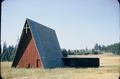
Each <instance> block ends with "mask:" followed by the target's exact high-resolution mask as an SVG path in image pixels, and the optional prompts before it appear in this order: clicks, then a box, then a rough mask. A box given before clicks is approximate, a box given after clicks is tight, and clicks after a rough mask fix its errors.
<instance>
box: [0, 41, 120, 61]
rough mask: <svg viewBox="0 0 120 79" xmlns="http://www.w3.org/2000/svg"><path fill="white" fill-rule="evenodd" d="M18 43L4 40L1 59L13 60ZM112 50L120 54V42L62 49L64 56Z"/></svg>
mask: <svg viewBox="0 0 120 79" xmlns="http://www.w3.org/2000/svg"><path fill="white" fill-rule="evenodd" d="M16 48H17V45H15V46H14V45H7V43H6V42H4V44H3V47H2V50H1V54H0V59H1V61H13V59H14V57H15V54H16ZM104 52H105V53H107V52H112V53H113V54H117V55H120V42H119V43H114V44H111V45H108V46H105V45H100V44H95V46H94V48H93V49H87V48H86V49H81V50H78V49H76V50H70V49H69V50H66V49H62V54H63V56H65V57H67V55H88V54H102V53H104Z"/></svg>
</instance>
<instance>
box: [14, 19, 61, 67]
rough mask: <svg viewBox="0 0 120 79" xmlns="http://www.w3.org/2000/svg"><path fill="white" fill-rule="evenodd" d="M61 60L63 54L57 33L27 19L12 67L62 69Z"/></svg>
mask: <svg viewBox="0 0 120 79" xmlns="http://www.w3.org/2000/svg"><path fill="white" fill-rule="evenodd" d="M61 58H62V53H61V49H60V46H59V42H58V40H57V36H56V33H55V31H54V30H53V29H51V28H48V27H46V26H44V25H42V24H39V23H37V22H34V21H32V20H30V19H26V22H25V25H24V28H23V31H22V34H21V37H20V40H19V43H18V47H17V50H16V55H15V58H14V61H13V64H12V67H20V68H21V67H24V68H37V67H43V68H54V67H61V66H63V63H62V60H61Z"/></svg>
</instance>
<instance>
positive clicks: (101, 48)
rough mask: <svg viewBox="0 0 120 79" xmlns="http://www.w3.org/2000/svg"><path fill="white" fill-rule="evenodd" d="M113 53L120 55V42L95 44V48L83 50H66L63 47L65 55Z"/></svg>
mask: <svg viewBox="0 0 120 79" xmlns="http://www.w3.org/2000/svg"><path fill="white" fill-rule="evenodd" d="M108 52H110V53H113V54H116V55H120V42H119V43H114V44H111V45H108V46H105V45H100V44H95V46H94V48H93V49H87V48H86V49H81V50H77V49H76V50H70V49H68V50H66V49H62V54H63V56H64V57H67V55H88V54H103V53H108Z"/></svg>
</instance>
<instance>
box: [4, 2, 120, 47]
mask: <svg viewBox="0 0 120 79" xmlns="http://www.w3.org/2000/svg"><path fill="white" fill-rule="evenodd" d="M26 18H30V19H32V20H34V21H37V22H39V23H41V24H43V25H45V26H48V27H50V28H52V29H54V30H55V31H56V33H57V37H58V40H59V43H60V46H61V48H66V49H83V48H86V47H88V48H93V47H94V45H95V43H98V44H101V45H103V44H104V45H109V44H113V43H116V42H118V41H119V33H120V32H119V30H120V28H119V4H118V2H117V0H5V1H4V2H3V3H2V44H3V42H4V41H6V42H7V44H9V45H12V44H14V45H15V44H16V43H17V38H18V37H20V35H21V32H22V28H23V25H24V23H25V19H26Z"/></svg>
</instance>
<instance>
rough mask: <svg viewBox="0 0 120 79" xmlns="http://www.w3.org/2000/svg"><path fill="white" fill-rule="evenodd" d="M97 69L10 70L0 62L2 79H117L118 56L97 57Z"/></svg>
mask: <svg viewBox="0 0 120 79" xmlns="http://www.w3.org/2000/svg"><path fill="white" fill-rule="evenodd" d="M98 57H99V58H100V67H99V68H55V69H37V68H36V69H23V68H11V64H12V62H1V74H2V77H3V78H4V79H118V76H119V73H118V72H119V70H120V56H116V55H99V56H98Z"/></svg>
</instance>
